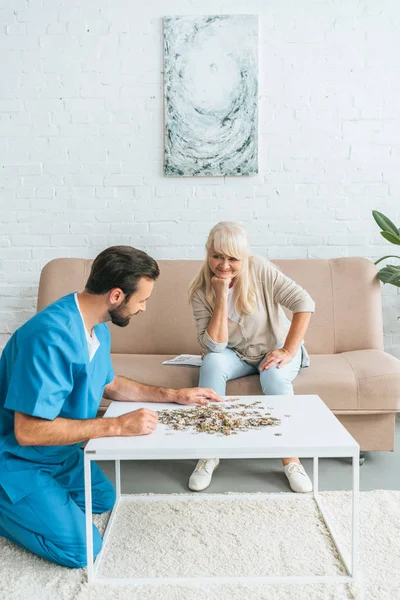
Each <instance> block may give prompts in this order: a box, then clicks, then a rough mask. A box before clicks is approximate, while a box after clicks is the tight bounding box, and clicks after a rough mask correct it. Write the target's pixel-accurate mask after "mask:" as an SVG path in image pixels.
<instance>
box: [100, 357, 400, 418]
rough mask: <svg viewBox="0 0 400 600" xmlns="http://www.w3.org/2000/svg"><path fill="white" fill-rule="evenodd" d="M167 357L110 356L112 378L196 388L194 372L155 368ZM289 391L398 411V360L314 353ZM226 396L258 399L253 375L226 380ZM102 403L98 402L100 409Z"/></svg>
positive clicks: (341, 404) (353, 406) (344, 406)
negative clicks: (123, 377) (236, 395)
mask: <svg viewBox="0 0 400 600" xmlns="http://www.w3.org/2000/svg"><path fill="white" fill-rule="evenodd" d="M170 358H173V356H172V355H170V354H168V355H160V354H156V355H154V354H153V355H150V354H136V355H132V354H113V355H112V361H113V366H114V371H115V374H116V375H124V376H125V377H129V378H131V379H134V380H136V381H140V382H142V383H148V384H152V385H159V386H163V387H172V388H180V387H195V386H197V384H198V377H199V369H198V368H197V367H183V366H172V365H162V364H161V363H162V362H163V361H164V360H168V359H170ZM293 387H294V391H295V394H318V395H319V396H320V397H321V398H322V399H323V400H324V402H325V403H326V404H327V405H328V406H329V408H330V409H332V410H338V411H343V410H346V411H351V410H357V409H364V410H376V409H378V408H379V409H384V410H400V396H399V389H400V361H398V360H397V359H396V358H394V357H393V356H391V355H390V354H387V353H386V352H382V351H380V350H356V351H352V352H343V353H341V354H314V355H312V356H311V366H310V367H308V368H305V369H301V371H300V373H299V375H298V377H296V379H295V381H294V384H293ZM227 394H228V395H231V394H238V395H243V396H247V395H261V394H262V391H261V387H260V383H259V379H258V376H255V375H251V376H249V377H242V378H240V379H234V380H232V381H229V382H228V385H227ZM108 404H109V401H107V400H105V399H103V401H102V406H103V407H104V406H107V405H108Z"/></svg>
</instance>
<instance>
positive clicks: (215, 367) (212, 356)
mask: <svg viewBox="0 0 400 600" xmlns="http://www.w3.org/2000/svg"><path fill="white" fill-rule="evenodd" d="M226 366H227V365H226V357H225V356H224V353H223V352H208V354H206V355H205V356H204V358H203V360H202V364H201V367H200V373H207V372H208V373H209V372H210V371H213V372H215V373H217V374H218V375H221V376H222V377H227V376H228V372H227V368H226Z"/></svg>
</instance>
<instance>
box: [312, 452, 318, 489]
mask: <svg viewBox="0 0 400 600" xmlns="http://www.w3.org/2000/svg"><path fill="white" fill-rule="evenodd" d="M313 466H314V469H313V489H314V496H316V495H317V494H318V456H314V460H313Z"/></svg>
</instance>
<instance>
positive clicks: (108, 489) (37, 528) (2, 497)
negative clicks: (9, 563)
mask: <svg viewBox="0 0 400 600" xmlns="http://www.w3.org/2000/svg"><path fill="white" fill-rule="evenodd" d="M11 460H12V459H11ZM91 468H92V470H91V473H92V506H93V512H94V513H103V512H106V511H108V510H111V508H112V507H113V506H114V502H115V491H114V487H113V485H112V484H111V482H110V481H108V479H107V478H106V476H105V475H104V474H103V472H102V471H101V469H100V467H98V466H97V465H96V463H94V462H93V461H92V462H91ZM38 469H40V472H39V473H38V475H37V482H38V485H37V487H36V488H35V489H34V490H33V491H32V492H30V493H29V494H27V495H26V496H25V497H24V498H21V499H20V500H18V501H17V502H14V503H12V502H11V501H10V499H9V497H8V496H7V494H6V493H5V491H4V490H3V488H2V487H1V473H0V536H4V537H5V538H7V539H8V540H10V541H11V542H14V543H15V544H17V545H18V546H21V547H22V548H26V549H27V550H30V551H31V552H33V553H35V554H38V555H39V556H41V557H42V558H46V559H47V560H50V561H52V562H55V563H58V564H60V565H63V566H66V567H84V566H86V562H87V560H86V530H85V491H84V468H83V452H82V450H79V451H78V452H76V453H74V454H73V455H72V456H71V457H69V458H68V459H67V460H66V461H64V462H63V463H62V464H61V465H42V464H38ZM93 542H94V555H95V556H96V555H97V554H98V553H99V552H100V550H101V545H102V538H101V536H100V533H99V531H98V529H97V528H96V527H95V526H94V525H93Z"/></svg>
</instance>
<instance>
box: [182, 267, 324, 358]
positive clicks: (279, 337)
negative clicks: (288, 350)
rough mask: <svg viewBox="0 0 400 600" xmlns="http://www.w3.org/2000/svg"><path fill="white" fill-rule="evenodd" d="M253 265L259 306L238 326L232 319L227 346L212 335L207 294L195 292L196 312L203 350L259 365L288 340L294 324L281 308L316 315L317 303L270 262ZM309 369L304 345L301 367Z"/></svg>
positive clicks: (194, 311) (194, 303)
mask: <svg viewBox="0 0 400 600" xmlns="http://www.w3.org/2000/svg"><path fill="white" fill-rule="evenodd" d="M250 265H251V266H250V269H251V273H252V276H253V277H254V280H255V284H256V291H257V306H256V308H255V309H254V311H253V312H252V313H251V314H249V315H247V314H241V315H240V317H239V322H238V323H236V322H234V321H231V320H230V319H228V332H229V340H228V342H227V343H226V342H225V343H218V342H214V340H212V339H211V338H210V336H209V335H208V332H207V327H208V323H209V322H210V319H211V317H212V314H213V308H212V306H211V305H210V304H209V303H208V302H207V300H206V296H205V292H204V290H202V289H199V290H197V291H196V292H195V294H194V296H193V298H192V309H193V315H194V318H195V320H196V328H197V340H198V342H199V344H200V346H202V347H203V348H204V349H205V350H209V351H211V352H223V351H224V350H225V348H226V347H228V348H231V349H232V350H233V351H234V352H236V354H237V355H238V356H239V358H240V359H242V360H245V361H246V362H249V363H250V364H253V365H257V364H258V363H259V362H260V361H261V360H262V359H263V358H264V356H265V355H266V353H267V352H269V351H270V350H274V349H275V348H278V347H280V346H282V345H283V344H284V342H285V340H286V336H287V333H288V331H289V329H290V321H289V320H288V319H287V317H286V315H285V313H284V312H283V310H282V308H281V305H282V306H285V307H286V308H288V309H289V310H291V311H292V312H293V313H297V312H314V310H315V302H314V301H313V300H312V298H311V296H310V295H309V294H308V293H307V292H306V291H305V290H304V289H303V288H302V287H300V286H299V285H298V284H297V283H295V282H294V281H293V280H292V279H290V278H289V277H286V275H284V274H283V273H282V272H281V271H280V270H279V269H278V268H277V267H276V266H275V265H273V264H272V263H271V262H269V261H268V260H266V259H262V258H257V257H252V259H251V263H250ZM308 365H309V357H308V354H307V352H306V350H305V348H304V345H302V361H301V366H302V367H306V366H308Z"/></svg>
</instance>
